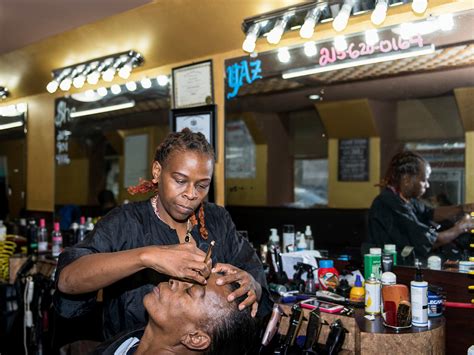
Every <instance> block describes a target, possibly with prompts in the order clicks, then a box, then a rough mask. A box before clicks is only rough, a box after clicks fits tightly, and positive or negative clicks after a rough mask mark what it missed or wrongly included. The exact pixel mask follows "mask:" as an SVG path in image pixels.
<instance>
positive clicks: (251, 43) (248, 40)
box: [242, 33, 257, 53]
mask: <svg viewBox="0 0 474 355" xmlns="http://www.w3.org/2000/svg"><path fill="white" fill-rule="evenodd" d="M256 41H257V36H256V35H255V34H253V33H249V34H248V35H247V36H246V37H245V40H244V43H243V44H242V49H243V50H244V51H246V52H247V53H252V52H253V51H254V50H255V42H256Z"/></svg>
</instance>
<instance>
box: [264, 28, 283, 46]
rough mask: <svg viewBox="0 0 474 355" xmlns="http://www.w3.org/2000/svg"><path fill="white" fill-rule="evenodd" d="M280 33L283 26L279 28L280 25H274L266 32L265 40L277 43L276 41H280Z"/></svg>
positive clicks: (281, 33)
mask: <svg viewBox="0 0 474 355" xmlns="http://www.w3.org/2000/svg"><path fill="white" fill-rule="evenodd" d="M282 35H283V28H281V26H279V27H275V28H274V29H272V30H271V31H270V32H269V33H268V36H267V42H268V43H270V44H278V42H280V39H281V36H282Z"/></svg>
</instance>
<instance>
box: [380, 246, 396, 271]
mask: <svg viewBox="0 0 474 355" xmlns="http://www.w3.org/2000/svg"><path fill="white" fill-rule="evenodd" d="M383 252H384V254H392V255H393V265H394V266H396V265H397V246H396V245H395V244H384V246H383Z"/></svg>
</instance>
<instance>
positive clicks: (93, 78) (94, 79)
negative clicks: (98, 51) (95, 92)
mask: <svg viewBox="0 0 474 355" xmlns="http://www.w3.org/2000/svg"><path fill="white" fill-rule="evenodd" d="M99 78H100V75H99V73H98V72H96V71H95V72H92V73H90V74H89V75H88V76H87V82H88V83H89V84H91V85H95V84H97V83H98V82H99Z"/></svg>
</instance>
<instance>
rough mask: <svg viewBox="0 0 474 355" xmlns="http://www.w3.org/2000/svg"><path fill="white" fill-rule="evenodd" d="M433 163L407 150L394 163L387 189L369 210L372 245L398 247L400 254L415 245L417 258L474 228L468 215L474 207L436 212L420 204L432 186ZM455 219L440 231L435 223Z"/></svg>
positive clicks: (449, 207) (459, 206)
mask: <svg viewBox="0 0 474 355" xmlns="http://www.w3.org/2000/svg"><path fill="white" fill-rule="evenodd" d="M430 173H431V167H430V164H429V163H428V162H427V161H426V160H425V159H424V158H423V157H422V156H420V155H418V154H416V153H414V152H411V151H404V152H401V153H398V154H396V155H395V156H394V157H393V158H392V160H391V161H390V165H389V167H388V170H387V173H386V175H385V179H384V181H383V182H382V183H381V185H382V187H383V190H382V192H381V193H380V194H379V195H378V196H377V197H376V198H375V200H374V201H373V203H372V206H371V207H370V210H369V243H371V244H372V245H376V246H380V247H382V246H383V245H384V244H396V246H397V251H398V252H401V250H402V249H403V248H404V247H405V246H412V247H414V250H415V255H416V257H420V258H426V256H428V254H429V253H430V252H432V251H433V250H436V249H437V248H439V247H441V246H443V245H446V244H449V243H451V242H452V241H454V240H455V239H456V238H457V237H458V236H459V235H461V234H463V233H465V232H468V231H469V230H470V229H471V228H474V221H473V220H472V219H471V218H470V217H469V215H468V214H467V213H468V212H470V211H473V210H474V204H466V205H458V206H443V207H438V208H436V209H432V208H430V207H428V206H426V205H425V204H423V203H422V202H421V201H420V198H421V196H423V194H424V193H425V192H426V190H427V189H428V187H429V182H428V179H429V177H430ZM448 219H449V220H452V221H453V222H454V221H455V223H454V226H453V227H452V228H450V229H447V230H445V231H441V232H438V231H437V228H436V226H435V223H433V221H434V222H441V221H444V220H448Z"/></svg>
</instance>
